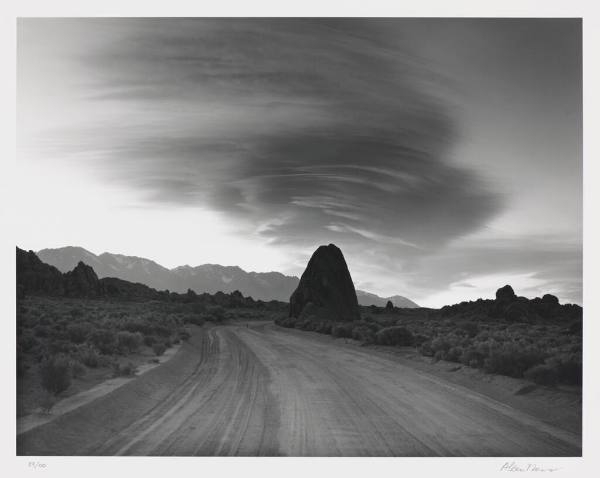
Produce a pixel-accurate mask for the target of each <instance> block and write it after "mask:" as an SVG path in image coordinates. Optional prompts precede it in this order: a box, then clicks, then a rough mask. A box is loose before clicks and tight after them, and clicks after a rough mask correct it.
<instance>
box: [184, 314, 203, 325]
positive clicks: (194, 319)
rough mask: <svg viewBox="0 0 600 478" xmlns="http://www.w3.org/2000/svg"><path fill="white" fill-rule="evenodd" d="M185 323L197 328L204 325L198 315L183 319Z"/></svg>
mask: <svg viewBox="0 0 600 478" xmlns="http://www.w3.org/2000/svg"><path fill="white" fill-rule="evenodd" d="M185 322H186V323H187V324H193V325H198V326H199V327H202V326H203V325H204V319H203V318H202V316H200V315H188V316H187V317H186V318H185Z"/></svg>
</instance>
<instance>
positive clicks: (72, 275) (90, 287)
mask: <svg viewBox="0 0 600 478" xmlns="http://www.w3.org/2000/svg"><path fill="white" fill-rule="evenodd" d="M64 278H65V295H66V296H68V297H88V298H94V297H100V296H101V295H103V294H104V288H103V287H102V286H101V284H100V281H99V280H98V276H97V275H96V273H95V272H94V269H92V268H91V267H90V266H88V265H86V264H84V263H83V262H81V261H80V262H79V263H78V264H77V266H76V267H75V269H73V270H72V271H70V272H67V273H66V274H65V275H64Z"/></svg>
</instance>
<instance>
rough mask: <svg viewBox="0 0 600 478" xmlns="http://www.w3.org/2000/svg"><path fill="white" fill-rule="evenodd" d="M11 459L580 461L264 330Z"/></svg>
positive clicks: (562, 436)
mask: <svg viewBox="0 0 600 478" xmlns="http://www.w3.org/2000/svg"><path fill="white" fill-rule="evenodd" d="M17 445H18V451H19V454H32V455H44V454H57V455H138V456H156V455H170V456H193V455H200V456H215V455H243V456H251V455H268V456H273V455H291V456H440V455H441V456H461V455H462V456H562V455H565V456H578V455H580V453H581V444H580V439H579V437H577V436H575V435H573V434H570V433H569V432H566V431H565V430H561V429H558V428H556V427H553V426H551V425H549V424H546V423H543V422H541V421H540V420H538V419H536V418H534V417H532V416H530V415H527V414H524V413H523V412H518V411H517V410H514V409H512V408H511V407H509V406H507V405H505V404H503V403H500V402H496V401H494V400H492V399H490V398H489V397H486V396H483V395H479V394H477V393H476V392H473V391H471V390H468V389H466V388H464V387H460V386H457V385H453V384H450V383H449V382H447V381H445V380H443V379H440V378H437V377H434V376H432V375H430V374H427V373H425V372H420V371H417V370H415V369H413V368H411V367H409V366H405V365H402V364H400V363H398V362H397V361H394V360H391V359H387V358H385V357H381V356H376V355H374V354H372V353H369V352H368V351H363V350H360V349H358V348H351V347H343V346H340V344H338V343H336V342H334V341H328V342H323V341H319V340H316V338H315V337H314V336H312V335H311V334H300V333H294V332H293V331H288V330H287V329H281V328H279V327H276V326H273V325H266V326H265V325H260V324H257V325H253V326H251V327H244V326H239V325H229V326H217V327H204V328H202V329H197V330H196V331H195V332H194V334H193V335H192V338H191V339H190V341H189V343H186V344H185V345H184V346H183V347H182V349H181V350H180V352H179V353H178V354H177V355H176V356H174V357H173V359H172V360H170V361H169V362H167V363H165V364H164V365H161V366H160V367H157V368H156V369H155V370H152V371H150V372H148V373H147V374H145V375H143V376H141V377H139V378H137V379H136V380H134V381H132V382H130V383H129V384H127V385H125V386H123V387H122V388H120V389H117V390H115V391H114V392H112V393H110V394H109V395H107V396H106V397H103V398H100V399H98V400H96V401H94V402H92V403H90V404H88V405H85V406H83V407H81V408H80V409H77V410H74V411H72V412H70V413H68V414H65V415H64V416H61V417H59V418H57V419H56V420H54V421H53V422H51V423H48V424H46V425H42V426H40V427H38V428H36V429H33V430H31V431H29V432H26V433H24V434H22V435H19V436H18V437H17Z"/></svg>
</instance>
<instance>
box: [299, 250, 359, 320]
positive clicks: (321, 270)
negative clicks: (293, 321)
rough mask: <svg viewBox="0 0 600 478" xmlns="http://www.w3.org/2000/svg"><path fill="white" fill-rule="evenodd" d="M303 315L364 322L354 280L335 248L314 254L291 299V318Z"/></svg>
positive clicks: (339, 251) (342, 256) (341, 255)
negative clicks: (361, 317) (361, 318)
mask: <svg viewBox="0 0 600 478" xmlns="http://www.w3.org/2000/svg"><path fill="white" fill-rule="evenodd" d="M301 315H302V316H307V318H308V316H317V317H319V318H320V319H329V320H335V321H351V320H359V319H360V312H359V309H358V301H357V299H356V291H355V289H354V283H353V282H352V277H350V272H349V271H348V266H347V265H346V261H345V260H344V255H343V254H342V251H341V250H340V249H339V248H338V247H336V246H335V245H333V244H329V245H328V246H320V247H319V248H318V249H317V250H316V251H315V252H314V254H313V255H312V257H311V258H310V261H309V262H308V265H307V266H306V270H305V271H304V273H303V274H302V277H301V278H300V283H299V284H298V288H297V289H296V290H295V291H294V293H293V294H292V296H291V297H290V317H300V316H301Z"/></svg>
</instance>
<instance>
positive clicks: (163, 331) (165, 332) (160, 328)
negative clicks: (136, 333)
mask: <svg viewBox="0 0 600 478" xmlns="http://www.w3.org/2000/svg"><path fill="white" fill-rule="evenodd" d="M152 332H153V334H155V335H158V336H159V337H168V336H169V335H171V329H170V328H169V327H168V326H166V325H162V324H155V325H154V326H153V327H152Z"/></svg>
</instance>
